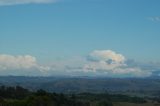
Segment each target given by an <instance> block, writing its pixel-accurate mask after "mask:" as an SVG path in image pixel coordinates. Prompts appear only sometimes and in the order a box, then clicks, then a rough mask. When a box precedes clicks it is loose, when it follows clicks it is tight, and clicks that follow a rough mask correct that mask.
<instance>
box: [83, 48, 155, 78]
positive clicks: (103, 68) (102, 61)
mask: <svg viewBox="0 0 160 106" xmlns="http://www.w3.org/2000/svg"><path fill="white" fill-rule="evenodd" d="M87 60H88V63H87V64H85V65H84V70H85V71H86V72H99V73H105V74H108V75H109V76H110V75H113V76H114V75H116V76H117V75H119V76H123V75H127V76H150V75H151V74H152V73H151V72H148V71H147V70H142V69H141V68H140V67H137V66H134V67H130V65H129V64H128V63H127V62H126V58H125V57H124V56H123V55H122V54H119V53H116V52H114V51H112V50H95V51H93V52H92V53H90V55H89V58H88V59H87Z"/></svg>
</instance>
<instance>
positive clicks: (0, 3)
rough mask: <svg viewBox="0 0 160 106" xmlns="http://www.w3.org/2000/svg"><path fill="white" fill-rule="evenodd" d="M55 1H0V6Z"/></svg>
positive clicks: (53, 0)
mask: <svg viewBox="0 0 160 106" xmlns="http://www.w3.org/2000/svg"><path fill="white" fill-rule="evenodd" d="M56 1H57V0H0V5H16V4H29V3H53V2H56Z"/></svg>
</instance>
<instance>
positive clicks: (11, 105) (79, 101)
mask: <svg viewBox="0 0 160 106" xmlns="http://www.w3.org/2000/svg"><path fill="white" fill-rule="evenodd" d="M159 100H160V98H140V97H131V96H127V95H121V94H108V93H102V94H93V93H80V94H62V93H49V92H46V91H44V90H37V91H36V92H33V91H29V90H28V89H25V88H22V87H20V86H16V87H6V86H1V87H0V106H117V104H118V105H120V104H122V103H123V105H124V104H125V103H128V104H129V103H132V104H136V105H138V106H139V105H143V104H145V105H146V104H148V101H152V104H153V103H158V102H160V101H159ZM136 105H133V106H136Z"/></svg>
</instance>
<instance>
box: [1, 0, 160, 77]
mask: <svg viewBox="0 0 160 106" xmlns="http://www.w3.org/2000/svg"><path fill="white" fill-rule="evenodd" d="M159 5H160V1H159V0H0V75H20V76H22V75H24V76H25V75H27V76H28V75H29V76H54V75H71V76H81V75H82V76H110V77H130V76H131V77H132V76H133V77H146V76H153V75H158V76H159V75H160V74H159V73H160V56H159V54H160V46H159V45H160V42H159V39H160V30H159V29H160V13H159V11H160V6H159Z"/></svg>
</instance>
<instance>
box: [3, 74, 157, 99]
mask: <svg viewBox="0 0 160 106" xmlns="http://www.w3.org/2000/svg"><path fill="white" fill-rule="evenodd" d="M0 85H6V86H16V85H19V86H22V87H24V88H27V89H30V90H33V91H35V90H37V89H44V90H46V91H49V92H63V93H81V92H91V93H103V92H112V93H123V94H124V93H126V94H127V93H129V94H139V95H143V96H145V95H154V96H155V95H159V94H160V78H159V77H157V78H96V77H23V76H21V77H16V76H1V77H0Z"/></svg>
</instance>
